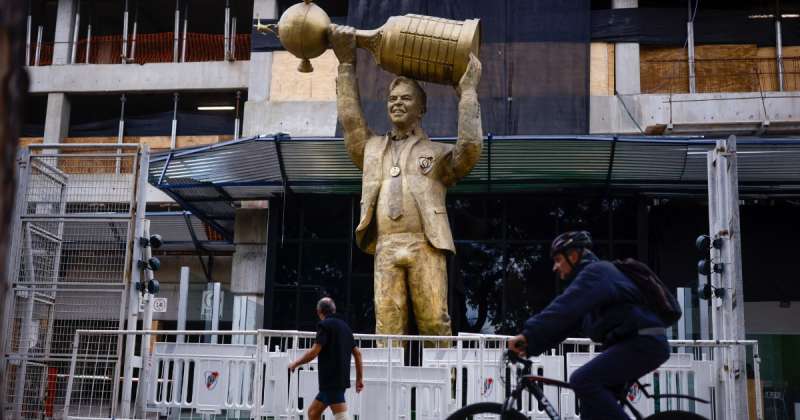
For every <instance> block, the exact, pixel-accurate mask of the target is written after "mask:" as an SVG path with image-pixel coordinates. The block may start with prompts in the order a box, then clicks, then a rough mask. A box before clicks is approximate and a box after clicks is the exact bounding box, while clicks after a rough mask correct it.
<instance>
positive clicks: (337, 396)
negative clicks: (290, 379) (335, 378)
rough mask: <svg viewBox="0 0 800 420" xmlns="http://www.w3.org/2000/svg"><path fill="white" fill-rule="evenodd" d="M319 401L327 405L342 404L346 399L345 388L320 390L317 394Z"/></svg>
mask: <svg viewBox="0 0 800 420" xmlns="http://www.w3.org/2000/svg"><path fill="white" fill-rule="evenodd" d="M315 399H316V400H317V401H319V402H321V403H322V404H324V405H325V406H326V407H327V406H329V405H333V404H341V403H343V402H345V401H344V389H336V390H328V391H319V394H317V398H315Z"/></svg>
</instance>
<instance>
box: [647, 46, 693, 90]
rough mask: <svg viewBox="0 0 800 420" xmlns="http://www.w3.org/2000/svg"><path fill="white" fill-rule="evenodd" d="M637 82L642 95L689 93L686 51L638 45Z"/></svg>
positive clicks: (676, 48) (675, 48)
mask: <svg viewBox="0 0 800 420" xmlns="http://www.w3.org/2000/svg"><path fill="white" fill-rule="evenodd" d="M639 80H640V84H641V90H642V93H687V92H689V65H688V63H687V58H686V50H685V49H683V48H678V47H657V46H650V45H640V46H639Z"/></svg>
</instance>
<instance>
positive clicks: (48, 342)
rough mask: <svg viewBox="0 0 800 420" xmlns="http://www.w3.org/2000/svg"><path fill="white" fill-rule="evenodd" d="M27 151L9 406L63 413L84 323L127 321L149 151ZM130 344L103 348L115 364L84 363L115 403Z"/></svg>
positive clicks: (100, 391) (112, 325)
mask: <svg viewBox="0 0 800 420" xmlns="http://www.w3.org/2000/svg"><path fill="white" fill-rule="evenodd" d="M21 156H22V158H21V159H20V170H19V190H18V194H17V210H16V214H15V216H16V217H15V219H14V230H13V231H12V239H13V242H12V249H11V252H10V257H11V258H12V264H11V271H10V276H11V277H10V278H11V279H12V291H11V293H10V294H9V300H8V301H7V302H5V304H4V310H6V311H8V312H7V317H6V319H8V320H9V321H8V322H9V325H8V326H7V327H8V328H7V331H8V332H9V339H8V340H7V344H6V349H4V350H5V356H6V357H5V363H7V365H6V366H7V369H6V373H7V374H6V377H5V378H2V384H3V398H5V401H6V404H5V407H6V412H5V414H6V417H7V418H15V419H23V418H53V417H55V418H59V417H61V410H62V409H63V406H64V403H65V401H64V398H65V395H66V385H67V379H68V378H67V376H68V374H69V369H70V359H71V357H70V356H71V354H72V343H73V337H74V333H75V331H76V330H78V329H85V328H91V329H98V330H120V329H122V328H124V321H125V318H126V316H125V315H126V312H125V307H126V302H127V300H128V299H127V296H128V290H129V285H130V283H131V279H130V277H131V271H132V270H131V267H132V261H131V258H132V257H131V254H132V245H133V238H134V230H135V226H137V223H136V220H137V218H143V217H144V214H138V213H143V212H142V210H143V208H144V207H143V206H142V205H141V204H142V203H141V202H140V200H145V199H146V196H145V191H144V190H143V188H142V187H143V186H144V185H146V177H147V170H146V165H147V160H148V152H147V149H146V148H142V147H140V146H139V145H34V146H30V148H29V150H28V151H25V152H23V154H22V155H21ZM143 165H144V167H143ZM142 179H145V181H144V182H142ZM137 204H138V206H137ZM123 344H124V343H122V342H120V341H119V340H117V339H112V340H108V341H107V342H105V343H103V349H98V351H96V352H95V353H94V354H95V356H93V357H94V358H95V359H99V358H102V359H103V360H104V361H105V362H106V363H104V364H100V363H97V360H91V361H88V360H87V361H85V362H87V363H86V365H87V366H91V369H80V368H79V369H78V370H77V371H76V372H75V379H76V380H77V381H78V382H77V383H80V381H81V380H85V379H87V378H90V379H91V383H92V388H91V389H89V390H86V391H87V393H88V395H91V396H92V398H93V399H95V400H97V401H106V402H107V404H108V405H109V409H111V407H110V406H111V405H113V401H114V396H115V395H117V393H118V388H119V384H118V381H117V380H116V379H115V378H118V377H119V369H120V358H121V356H122V350H123ZM98 366H102V368H101V369H99V368H98Z"/></svg>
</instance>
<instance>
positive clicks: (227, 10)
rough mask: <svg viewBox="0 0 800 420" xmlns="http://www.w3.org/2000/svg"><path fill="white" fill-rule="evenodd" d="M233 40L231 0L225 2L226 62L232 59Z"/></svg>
mask: <svg viewBox="0 0 800 420" xmlns="http://www.w3.org/2000/svg"><path fill="white" fill-rule="evenodd" d="M230 40H231V8H230V2H229V0H225V60H229V59H230V51H229V49H230Z"/></svg>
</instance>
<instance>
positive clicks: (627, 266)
mask: <svg viewBox="0 0 800 420" xmlns="http://www.w3.org/2000/svg"><path fill="white" fill-rule="evenodd" d="M613 264H614V266H615V267H617V269H619V271H621V272H622V274H625V275H626V276H627V277H628V278H629V279H631V281H633V283H634V284H635V285H636V286H637V287H638V288H639V290H640V291H641V292H642V295H643V296H644V299H645V304H646V305H647V306H648V308H650V309H652V310H653V311H654V312H655V313H656V315H658V317H659V318H660V319H661V321H663V322H664V324H665V325H666V326H670V325H672V324H674V323H675V322H677V321H678V320H679V319H681V315H682V313H681V307H680V305H679V304H678V299H676V298H675V295H673V294H672V291H670V290H669V289H668V288H667V286H665V285H664V283H663V282H662V281H661V279H660V278H658V275H657V274H656V273H654V272H653V270H651V269H650V267H648V266H647V264H645V263H643V262H641V261H637V260H635V259H633V258H626V259H625V260H623V261H620V260H615V261H613Z"/></svg>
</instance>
